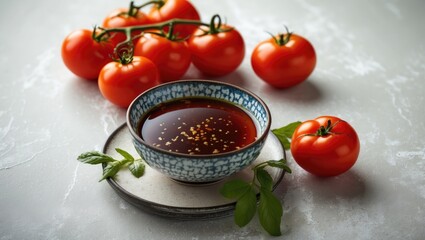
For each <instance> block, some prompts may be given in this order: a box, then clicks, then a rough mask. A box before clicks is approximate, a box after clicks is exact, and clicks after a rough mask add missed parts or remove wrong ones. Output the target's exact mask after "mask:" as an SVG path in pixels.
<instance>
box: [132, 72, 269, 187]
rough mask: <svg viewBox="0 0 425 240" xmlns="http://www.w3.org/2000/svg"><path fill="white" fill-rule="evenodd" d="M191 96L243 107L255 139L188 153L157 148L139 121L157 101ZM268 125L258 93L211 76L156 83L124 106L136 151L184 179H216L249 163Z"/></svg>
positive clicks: (163, 101)
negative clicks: (221, 148) (220, 149)
mask: <svg viewBox="0 0 425 240" xmlns="http://www.w3.org/2000/svg"><path fill="white" fill-rule="evenodd" d="M193 97H195V98H204V99H210V100H219V101H222V102H226V103H230V104H232V105H234V106H237V107H239V108H240V109H242V110H243V112H245V114H247V115H249V116H250V118H251V119H252V122H253V123H254V124H255V131H256V137H255V139H254V140H253V141H252V142H250V143H247V144H246V145H245V146H243V147H240V148H236V149H233V150H231V151H227V152H219V153H208V154H189V153H182V152H175V151H170V150H166V149H163V148H160V147H158V145H155V144H152V143H148V142H147V141H146V139H144V138H143V137H142V134H141V133H140V124H141V123H140V122H141V121H143V120H142V119H145V118H146V116H147V115H148V114H149V113H150V112H151V111H152V110H153V109H155V108H156V107H157V106H158V105H160V104H165V103H167V102H171V101H175V100H177V99H187V98H193ZM270 125H271V115H270V111H269V109H268V107H267V105H266V104H265V103H264V102H263V100H261V99H260V98H259V97H258V96H256V95H255V94H253V93H252V92H250V91H247V90H245V89H243V88H241V87H238V86H235V85H232V84H228V83H223V82H218V81H210V80H180V81H175V82H169V83H164V84H161V85H158V86H156V87H153V88H151V89H149V90H147V91H145V92H143V93H142V94H140V95H139V96H138V97H137V98H136V99H134V100H133V102H132V103H131V104H130V106H129V108H128V110H127V126H128V128H129V130H130V135H131V137H132V142H133V144H134V147H135V149H136V151H137V152H138V154H139V155H140V156H141V157H142V158H143V160H144V161H145V162H146V163H147V164H148V165H149V166H150V167H152V168H153V169H156V170H158V171H159V172H161V173H163V174H165V175H166V176H168V177H170V178H172V179H174V180H177V181H180V182H186V183H208V182H215V181H218V180H221V179H223V178H225V177H227V176H229V175H231V174H233V173H236V172H238V171H240V170H242V169H244V168H245V167H247V166H249V165H250V164H251V163H252V162H253V161H254V160H255V159H256V158H257V157H258V155H259V154H260V151H261V149H262V148H263V146H264V143H265V140H266V138H267V135H268V133H269V130H270ZM235 134H239V133H235ZM235 136H239V135H235Z"/></svg>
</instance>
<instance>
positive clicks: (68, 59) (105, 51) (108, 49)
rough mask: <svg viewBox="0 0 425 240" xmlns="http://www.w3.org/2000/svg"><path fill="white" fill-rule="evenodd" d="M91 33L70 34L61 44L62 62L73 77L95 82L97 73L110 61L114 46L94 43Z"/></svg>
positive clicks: (78, 31)
mask: <svg viewBox="0 0 425 240" xmlns="http://www.w3.org/2000/svg"><path fill="white" fill-rule="evenodd" d="M92 34H93V32H92V31H91V30H87V29H81V30H77V31H74V32H72V33H70V34H69V35H68V36H67V37H66V38H65V40H64V41H63V43H62V52H61V54H62V60H63V62H64V63H65V65H66V67H67V68H68V69H69V70H70V71H71V72H73V73H74V74H75V75H77V76H79V77H81V78H84V79H87V80H97V77H98V76H99V72H100V70H101V69H102V67H103V66H105V64H107V63H109V62H111V61H112V59H111V57H110V56H111V55H112V53H113V52H114V46H113V45H112V44H111V43H108V42H104V41H101V42H96V41H95V40H93V38H92Z"/></svg>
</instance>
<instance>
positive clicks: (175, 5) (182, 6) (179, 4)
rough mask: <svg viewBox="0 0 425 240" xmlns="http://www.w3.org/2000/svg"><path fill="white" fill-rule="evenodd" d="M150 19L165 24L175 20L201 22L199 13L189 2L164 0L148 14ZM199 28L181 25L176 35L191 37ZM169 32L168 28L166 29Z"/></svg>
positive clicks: (176, 27)
mask: <svg viewBox="0 0 425 240" xmlns="http://www.w3.org/2000/svg"><path fill="white" fill-rule="evenodd" d="M148 17H149V19H150V21H151V22H152V23H159V22H164V21H167V20H171V19H173V18H180V19H188V20H200V17H199V13H198V11H197V10H196V8H195V7H194V6H193V5H192V3H190V1H189V0H163V1H159V2H158V3H156V4H155V5H153V7H152V8H151V10H150V11H149V12H148ZM196 29H197V26H195V25H183V24H182V25H179V26H175V28H174V33H176V34H178V37H180V38H186V37H188V36H190V35H191V34H192V33H193V32H194V31H195V30H196ZM165 30H167V28H166V29H165Z"/></svg>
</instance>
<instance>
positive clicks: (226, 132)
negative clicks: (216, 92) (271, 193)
mask: <svg viewBox="0 0 425 240" xmlns="http://www.w3.org/2000/svg"><path fill="white" fill-rule="evenodd" d="M139 134H140V136H141V138H142V139H143V140H144V141H145V142H146V143H148V144H150V145H152V146H155V147H158V148H161V149H164V150H167V151H172V152H178V153H185V154H216V153H223V152H229V151H233V150H237V149H239V148H242V147H244V146H246V145H248V144H250V143H252V142H253V141H255V139H256V137H257V130H256V127H255V123H254V121H253V120H252V118H251V117H250V116H249V115H248V113H246V112H245V111H244V110H242V109H241V108H240V107H237V106H236V105H233V104H231V103H228V102H225V101H220V100H216V99H212V98H196V97H193V98H183V99H178V100H174V101H170V102H165V103H162V104H161V105H159V106H157V107H155V108H154V109H152V110H151V111H149V112H148V113H147V114H146V115H145V117H144V118H142V119H141V122H140V124H139Z"/></svg>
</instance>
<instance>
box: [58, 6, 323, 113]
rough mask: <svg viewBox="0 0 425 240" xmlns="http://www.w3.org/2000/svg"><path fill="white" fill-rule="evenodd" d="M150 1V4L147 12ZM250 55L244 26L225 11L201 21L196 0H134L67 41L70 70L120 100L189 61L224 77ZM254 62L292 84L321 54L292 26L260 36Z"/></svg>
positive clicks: (180, 71) (270, 78)
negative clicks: (227, 19)
mask: <svg viewBox="0 0 425 240" xmlns="http://www.w3.org/2000/svg"><path fill="white" fill-rule="evenodd" d="M148 5H150V9H149V11H146V12H143V11H142V10H141V8H144V7H146V6H148ZM125 28H127V29H125ZM105 33H107V34H105ZM129 39H130V40H129ZM130 42H131V43H132V44H131V45H130V44H129V43H130ZM123 43H126V44H123ZM123 46H124V47H126V50H125V51H122V49H123ZM244 57H245V44H244V40H243V37H242V35H241V34H240V33H239V32H238V30H236V28H235V27H233V26H230V25H227V24H224V23H222V22H221V19H220V16H218V15H215V16H213V17H212V19H211V22H210V23H202V22H200V15H199V13H198V11H197V10H196V8H195V7H194V6H193V4H192V3H191V2H190V1H189V0H155V1H150V2H147V3H145V4H142V5H140V6H136V5H135V4H134V2H131V4H130V6H129V7H128V8H119V9H116V10H114V11H113V12H111V13H110V14H109V15H107V16H106V17H105V19H104V20H103V23H102V26H100V27H98V28H95V29H94V30H88V29H82V30H77V31H74V32H72V33H70V34H69V35H68V36H67V37H66V38H65V40H64V42H63V44H62V59H63V61H64V63H65V65H66V66H67V67H68V69H69V70H70V71H71V72H73V73H74V74H75V75H77V76H79V77H81V78H84V79H88V80H96V81H98V84H99V88H100V91H101V93H102V95H103V96H104V97H105V98H106V99H108V100H109V101H111V102H112V103H114V104H116V105H118V106H121V107H128V105H129V104H130V103H131V101H132V100H133V99H134V98H135V97H136V96H137V95H139V94H140V93H141V92H143V91H144V90H146V89H148V88H150V87H153V86H155V85H158V84H159V83H162V82H169V81H175V80H179V79H180V78H181V77H183V75H184V74H185V73H186V71H187V69H188V68H189V66H190V64H193V65H194V66H195V67H196V68H197V69H198V70H199V71H200V72H202V73H203V74H205V75H206V76H212V77H220V76H223V75H226V74H229V73H231V72H233V71H234V70H235V69H236V68H237V67H238V66H239V65H240V64H241V63H242V61H243V59H244ZM251 63H252V67H253V70H254V72H255V73H256V74H257V75H258V76H259V77H260V78H261V79H263V80H264V81H265V82H267V83H269V84H271V85H272V86H274V87H277V88H287V87H291V86H293V85H296V84H298V83H300V82H302V81H304V80H305V79H307V77H308V76H309V75H310V74H311V73H312V71H313V69H314V67H315V64H316V54H315V51H314V48H313V46H312V45H311V44H310V42H309V41H307V40H306V39H305V38H303V37H301V36H298V35H296V34H291V33H289V32H288V33H286V34H278V35H276V36H272V37H271V38H270V39H268V40H266V41H264V42H261V43H259V44H258V46H257V47H256V48H255V49H254V51H253V52H252V55H251Z"/></svg>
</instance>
